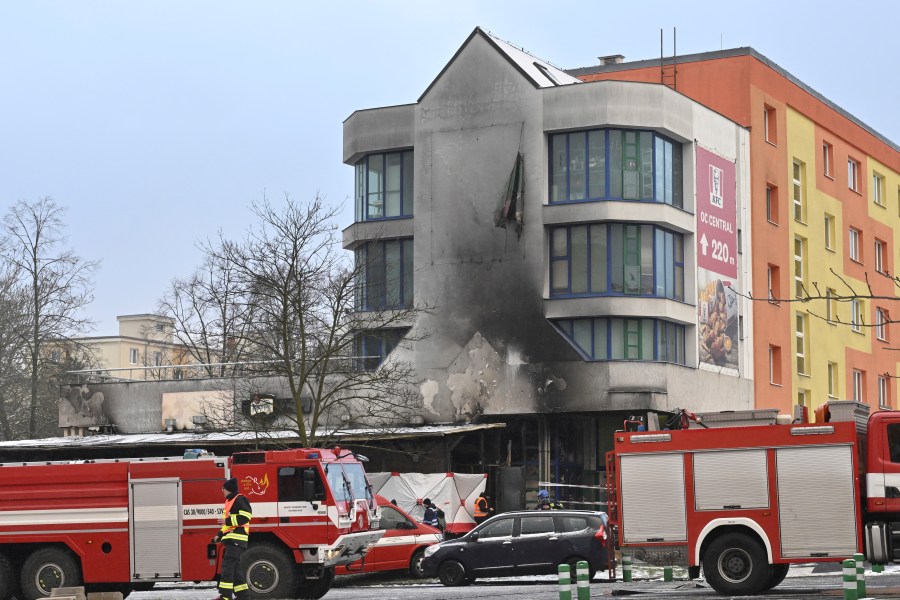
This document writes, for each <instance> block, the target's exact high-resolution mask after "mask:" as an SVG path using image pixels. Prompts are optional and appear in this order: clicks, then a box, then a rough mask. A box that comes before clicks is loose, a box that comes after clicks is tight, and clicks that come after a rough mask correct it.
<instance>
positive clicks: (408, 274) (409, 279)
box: [401, 240, 413, 308]
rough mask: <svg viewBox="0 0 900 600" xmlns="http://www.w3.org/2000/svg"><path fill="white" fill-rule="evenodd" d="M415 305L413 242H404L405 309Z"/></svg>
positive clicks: (403, 304)
mask: <svg viewBox="0 0 900 600" xmlns="http://www.w3.org/2000/svg"><path fill="white" fill-rule="evenodd" d="M412 304H413V241H412V240H403V302H402V304H401V306H402V307H403V308H410V307H411V306H412Z"/></svg>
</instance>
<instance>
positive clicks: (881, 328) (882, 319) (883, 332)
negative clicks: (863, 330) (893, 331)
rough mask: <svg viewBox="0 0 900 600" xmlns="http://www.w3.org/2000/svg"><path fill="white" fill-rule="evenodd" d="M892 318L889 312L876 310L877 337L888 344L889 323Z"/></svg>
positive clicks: (880, 309)
mask: <svg viewBox="0 0 900 600" xmlns="http://www.w3.org/2000/svg"><path fill="white" fill-rule="evenodd" d="M889 322H890V317H889V316H888V312H887V311H886V310H885V309H883V308H876V309H875V337H876V338H878V339H879V340H881V341H882V342H886V341H887V340H888V331H887V330H888V323H889Z"/></svg>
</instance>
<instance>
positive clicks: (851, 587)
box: [842, 558, 859, 600]
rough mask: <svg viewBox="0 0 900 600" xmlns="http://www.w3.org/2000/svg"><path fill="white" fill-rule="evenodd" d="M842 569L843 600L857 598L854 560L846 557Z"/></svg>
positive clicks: (855, 599)
mask: <svg viewBox="0 0 900 600" xmlns="http://www.w3.org/2000/svg"><path fill="white" fill-rule="evenodd" d="M842 564H843V565H844V569H843V573H844V600H858V599H859V596H857V595H856V561H855V560H853V559H852V558H848V559H847V560H845V561H844V562H843V563H842Z"/></svg>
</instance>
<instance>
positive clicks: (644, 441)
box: [607, 411, 900, 595]
mask: <svg viewBox="0 0 900 600" xmlns="http://www.w3.org/2000/svg"><path fill="white" fill-rule="evenodd" d="M607 481H608V488H609V489H608V491H609V516H610V520H611V521H612V523H613V525H614V526H615V528H616V529H617V539H618V542H619V544H620V547H621V550H622V553H623V554H626V555H631V556H632V557H634V558H635V559H637V560H640V561H644V562H646V563H649V564H652V565H658V566H668V565H682V566H687V567H688V568H689V572H690V574H691V576H693V577H696V576H698V575H699V572H700V567H702V568H703V573H704V576H705V578H706V580H707V582H708V583H709V584H710V585H711V586H712V587H713V589H715V590H716V591H717V592H719V593H720V594H726V595H749V594H756V593H760V592H762V591H765V590H767V589H770V588H772V587H774V586H776V585H778V584H779V583H781V581H782V580H783V579H784V577H785V576H786V574H787V571H788V567H789V566H790V565H791V564H793V563H809V562H826V561H827V562H838V561H842V560H844V559H846V558H850V557H852V555H853V554H854V553H856V552H864V553H865V554H866V556H867V558H868V560H869V561H871V562H873V563H887V562H895V561H897V560H898V558H900V547H895V545H894V544H895V540H898V541H900V412H895V411H879V412H876V413H874V414H872V415H871V416H870V417H868V420H867V421H866V419H865V417H863V418H862V419H861V420H859V422H857V421H850V422H834V421H829V422H824V423H816V424H805V423H804V424H799V423H798V424H791V425H764V426H753V427H723V428H711V429H681V430H674V431H669V430H662V431H646V432H644V431H642V432H623V431H620V432H616V434H615V440H614V449H613V451H611V452H609V453H608V454H607Z"/></svg>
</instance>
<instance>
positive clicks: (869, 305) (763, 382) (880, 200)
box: [567, 48, 900, 413]
mask: <svg viewBox="0 0 900 600" xmlns="http://www.w3.org/2000/svg"><path fill="white" fill-rule="evenodd" d="M621 59H622V57H621V56H613V57H607V59H605V60H604V59H601V64H600V65H598V66H594V67H585V68H580V69H573V70H569V71H567V72H568V73H570V74H571V75H574V76H576V77H578V78H579V79H581V80H583V81H600V80H623V81H636V82H649V83H659V84H663V85H667V86H668V87H670V88H672V89H674V90H676V91H677V92H679V93H681V94H684V95H685V96H687V97H689V98H691V99H693V100H696V101H698V102H700V103H701V104H704V105H705V106H707V107H709V108H711V109H713V110H714V111H716V112H718V113H720V114H722V115H724V116H726V117H728V118H729V119H732V120H733V121H735V122H737V123H738V124H740V125H743V126H745V127H747V128H749V129H750V152H749V156H750V194H751V203H750V213H751V214H750V220H749V223H750V224H751V227H750V230H751V231H750V234H749V236H744V239H743V240H742V245H743V252H744V255H745V257H746V256H747V254H748V253H749V255H750V259H751V261H752V295H753V297H754V298H755V299H756V301H754V302H753V303H752V306H753V311H754V318H753V320H752V322H753V326H752V329H753V331H752V332H744V333H745V335H747V336H751V339H752V342H753V343H752V347H753V378H754V380H755V386H754V387H755V404H756V407H757V408H778V409H779V410H780V411H781V412H782V413H784V412H789V411H790V409H791V406H792V405H794V404H802V405H805V406H807V407H808V408H810V409H814V408H816V407H817V406H819V405H821V404H822V403H824V402H826V401H828V400H829V399H831V400H856V401H859V402H864V403H866V404H869V405H870V407H871V408H872V409H873V410H874V409H876V408H878V407H882V408H888V407H897V401H896V396H897V387H896V382H897V380H896V377H897V375H898V369H897V357H898V355H897V354H896V353H895V352H891V351H890V350H889V348H891V346H892V341H893V340H892V336H895V335H900V333H898V331H900V330H898V329H897V326H894V325H891V319H892V318H894V319H896V318H897V316H898V315H900V307H896V308H895V306H896V304H897V299H898V293H897V286H896V285H895V280H894V279H893V274H894V272H895V267H894V264H895V262H896V260H897V251H898V248H897V239H898V233H900V231H898V226H900V175H898V174H900V147H898V146H897V145H896V144H895V143H893V142H891V141H890V140H888V139H886V138H885V137H884V136H882V135H880V134H879V133H878V132H876V131H874V130H873V129H872V128H870V127H868V126H867V125H865V124H864V123H862V122H861V121H860V120H859V119H857V118H855V117H854V116H853V115H851V114H849V113H848V112H846V111H844V110H842V109H841V108H840V107H838V106H837V105H835V104H834V103H832V102H830V101H829V100H828V99H826V98H824V97H823V96H822V95H820V94H818V93H817V92H816V91H814V90H813V89H811V88H810V87H809V86H807V85H805V84H804V83H803V82H802V81H800V80H799V79H797V78H796V77H794V76H793V75H791V74H790V73H788V72H787V71H786V70H784V69H782V68H781V67H779V66H778V65H776V64H775V63H773V62H772V61H770V60H769V59H767V58H766V57H765V56H762V55H760V54H759V53H758V52H756V51H755V50H753V49H752V48H738V49H733V50H724V51H719V52H708V53H702V54H693V55H686V56H679V57H676V58H672V57H669V58H665V59H655V60H645V61H639V62H630V63H626V62H621ZM748 238H749V239H748ZM869 289H871V292H870V291H869ZM770 298H771V299H773V301H769V300H768V299H770ZM797 298H811V299H810V300H809V301H807V302H799V301H796V299H797ZM788 299H790V300H791V301H785V300H788ZM777 300H782V301H780V302H778V301H777ZM892 328H893V330H894V331H892V330H891V329H892Z"/></svg>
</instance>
